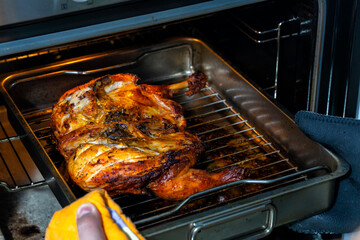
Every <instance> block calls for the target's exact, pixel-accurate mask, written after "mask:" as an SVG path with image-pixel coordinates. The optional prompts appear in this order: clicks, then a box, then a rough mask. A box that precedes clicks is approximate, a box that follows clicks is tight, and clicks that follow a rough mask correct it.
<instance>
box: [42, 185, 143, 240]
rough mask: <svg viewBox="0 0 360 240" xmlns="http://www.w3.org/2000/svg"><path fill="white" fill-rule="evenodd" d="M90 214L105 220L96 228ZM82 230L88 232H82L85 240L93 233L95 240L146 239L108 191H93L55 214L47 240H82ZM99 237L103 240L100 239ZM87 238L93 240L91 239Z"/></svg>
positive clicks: (47, 232) (92, 237)
mask: <svg viewBox="0 0 360 240" xmlns="http://www.w3.org/2000/svg"><path fill="white" fill-rule="evenodd" d="M94 208H96V210H97V211H96V210H95V209H94ZM94 210H95V211H94ZM89 212H91V213H92V214H94V215H96V214H99V215H100V219H101V220H99V223H98V224H96V222H95V224H94V221H91V219H90V218H91V214H88V216H86V214H83V213H89ZM82 214H83V217H84V216H85V217H84V218H83V219H81V216H82ZM94 215H92V216H94ZM80 219H81V220H80ZM77 221H78V222H77ZM77 223H78V225H77ZM99 225H100V226H99ZM101 225H102V226H101ZM97 227H99V229H100V230H101V228H102V229H103V230H104V231H103V232H102V231H96V228H97ZM78 229H79V232H80V229H81V230H84V231H81V232H80V234H83V236H80V239H81V240H82V239H84V237H86V236H84V235H88V234H89V233H90V232H91V231H93V232H94V234H93V235H92V236H91V239H107V240H115V239H116V240H118V239H119V240H144V239H145V238H143V237H142V236H141V235H140V234H139V232H138V231H137V229H136V227H135V225H134V224H133V223H132V222H131V220H130V219H129V218H127V217H126V216H125V215H124V214H122V211H121V209H120V207H119V206H118V205H117V204H116V203H115V202H114V201H113V200H112V199H111V198H110V196H109V195H108V194H107V192H106V191H105V190H95V191H92V192H90V193H88V194H86V195H85V196H84V197H82V198H80V199H78V200H77V201H75V202H73V203H72V204H70V205H69V206H67V207H65V208H63V209H61V210H59V211H57V212H55V214H54V216H53V217H52V219H51V221H50V224H49V226H48V228H47V229H46V233H45V240H52V239H79V235H78V234H79V233H78ZM94 229H95V230H94ZM86 231H88V232H86ZM90 234H92V233H90ZM97 234H99V236H96V235H97ZM86 238H87V239H89V238H88V237H86Z"/></svg>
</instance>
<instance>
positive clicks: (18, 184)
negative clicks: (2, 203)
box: [0, 106, 47, 192]
mask: <svg viewBox="0 0 360 240" xmlns="http://www.w3.org/2000/svg"><path fill="white" fill-rule="evenodd" d="M23 137H24V136H18V135H17V133H16V132H15V130H14V129H13V127H12V125H11V124H10V122H9V119H8V116H7V109H6V108H5V107H4V106H0V152H1V153H0V158H1V161H0V186H1V187H3V188H4V189H5V190H6V191H8V192H17V191H21V190H23V189H28V188H32V187H37V186H40V185H44V184H47V183H46V182H45V181H44V178H43V176H42V175H41V174H40V171H39V170H38V168H37V167H36V165H35V164H34V162H33V161H32V159H31V157H30V155H29V153H28V152H27V150H26V148H25V146H24V145H23V143H22V141H21V139H22V138H23Z"/></svg>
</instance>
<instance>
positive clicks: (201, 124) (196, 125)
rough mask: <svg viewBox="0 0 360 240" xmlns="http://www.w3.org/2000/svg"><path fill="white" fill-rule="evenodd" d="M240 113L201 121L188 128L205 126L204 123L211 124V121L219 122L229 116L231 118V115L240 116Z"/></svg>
mask: <svg viewBox="0 0 360 240" xmlns="http://www.w3.org/2000/svg"><path fill="white" fill-rule="evenodd" d="M239 115H240V114H239V113H235V114H232V115H228V116H226V117H222V118H218V119H214V120H210V121H206V122H203V123H199V124H195V125H192V126H189V127H188V129H191V128H195V127H200V126H203V125H206V124H209V123H214V122H219V121H221V120H225V119H228V118H231V117H238V116H239ZM245 121H246V120H245Z"/></svg>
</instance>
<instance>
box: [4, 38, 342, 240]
mask: <svg viewBox="0 0 360 240" xmlns="http://www.w3.org/2000/svg"><path fill="white" fill-rule="evenodd" d="M194 70H201V71H203V72H204V73H206V74H207V75H208V77H209V87H210V88H211V89H214V90H215V91H216V92H217V93H218V94H219V96H221V98H222V99H224V100H223V101H226V102H227V103H228V104H229V105H230V106H231V108H232V109H233V110H234V111H235V112H238V113H240V114H241V116H242V117H243V118H244V119H246V120H247V121H248V122H249V124H250V125H251V126H253V127H255V129H256V131H257V132H259V134H261V136H264V138H266V139H268V140H269V141H270V142H271V143H272V144H273V145H274V146H275V147H276V149H279V152H280V154H282V155H284V156H286V159H289V161H290V162H291V164H293V165H294V166H296V169H297V172H296V173H295V175H296V176H299V175H301V176H302V179H303V180H302V181H293V182H291V181H290V182H288V183H286V184H279V185H278V186H277V187H275V188H269V190H267V191H261V192H259V193H257V194H253V195H249V197H245V198H238V199H237V200H233V201H229V202H224V203H221V202H220V203H219V204H217V205H214V206H213V207H209V208H207V209H206V208H204V207H202V208H201V209H196V208H195V210H193V211H192V212H191V213H188V214H183V215H178V216H177V217H172V215H173V213H174V212H177V211H183V210H179V209H183V208H185V209H186V208H187V207H188V204H191V202H192V201H193V199H192V198H190V199H187V200H186V201H185V202H182V203H179V204H178V205H176V204H175V205H173V206H174V208H171V209H170V210H171V211H167V212H164V213H162V214H160V216H159V215H157V216H152V217H149V218H145V219H140V220H135V223H136V225H137V226H138V228H139V229H140V231H141V233H142V234H143V235H144V236H145V237H146V238H148V239H215V238H218V239H229V238H234V237H236V238H237V239H239V238H247V239H257V238H261V237H264V236H266V235H267V234H269V233H270V232H271V230H272V229H273V228H274V227H277V226H280V225H284V224H286V223H290V222H294V221H297V220H300V219H303V218H306V217H309V216H311V215H314V214H317V213H320V212H322V211H325V210H326V209H328V208H329V207H331V205H332V203H333V202H334V199H335V197H336V185H337V182H338V181H339V178H341V177H343V176H344V175H346V173H347V172H348V170H349V165H348V164H347V163H346V162H345V161H343V160H342V159H341V158H339V157H338V156H336V155H334V154H333V153H331V152H330V151H328V150H327V149H325V148H324V147H323V146H321V145H319V144H318V143H315V142H313V141H312V140H310V139H309V138H307V137H306V136H305V135H304V134H303V133H302V132H301V131H300V130H299V129H298V127H297V126H296V124H295V123H294V121H293V120H292V119H291V118H290V117H289V116H287V115H286V114H285V113H284V112H283V111H281V110H280V108H278V107H277V106H276V105H275V104H274V103H273V102H271V101H270V100H269V99H268V98H266V97H265V96H264V95H263V94H262V93H261V92H260V91H258V90H257V89H256V88H255V87H254V86H252V85H251V84H250V83H249V81H248V80H247V79H246V78H245V77H244V76H243V75H242V74H240V73H239V72H238V71H236V70H235V69H233V68H232V67H231V66H230V65H228V64H227V63H226V62H225V61H224V60H223V59H222V58H221V57H220V56H219V55H217V54H216V53H215V52H214V51H213V50H211V49H210V48H209V47H208V46H207V45H206V44H205V43H203V42H201V41H199V40H197V39H190V38H177V39H171V40H168V41H165V42H161V43H159V44H155V45H151V46H145V47H143V46H142V47H135V48H129V49H119V50H116V51H111V52H103V53H98V54H94V55H88V56H83V57H80V58H76V59H71V60H66V61H62V62H59V63H57V64H51V65H48V66H39V67H38V68H36V69H29V70H23V71H21V72H15V73H11V74H7V75H2V76H1V92H2V95H3V97H4V99H5V102H6V105H7V107H8V111H9V118H10V120H11V122H12V124H13V125H14V126H15V127H16V129H17V131H18V134H19V135H20V136H21V140H22V141H23V142H24V144H25V146H26V147H27V149H28V151H29V152H30V154H31V156H32V157H33V159H34V161H35V162H36V164H37V166H38V167H39V169H40V171H41V172H42V174H43V176H44V178H45V180H46V182H47V183H48V185H49V186H50V187H51V189H52V190H53V192H54V194H55V195H56V197H57V199H58V200H59V202H60V203H61V204H62V205H63V206H65V205H67V204H69V203H71V202H72V201H74V200H76V198H77V197H79V196H78V195H77V194H76V193H75V192H74V191H73V188H72V187H71V186H69V184H68V183H67V182H66V181H65V180H64V176H63V175H62V174H61V173H60V171H59V169H58V166H57V165H56V161H54V159H53V157H52V156H50V154H49V151H47V150H46V149H45V148H44V144H43V143H42V142H41V139H40V138H39V136H38V135H36V134H35V133H34V131H33V128H32V127H31V126H30V124H29V122H28V118H27V117H26V116H27V115H29V114H30V113H31V115H32V116H35V117H36V114H37V113H38V114H39V115H41V114H43V113H44V112H46V113H47V114H50V112H51V106H52V105H53V104H54V103H55V102H56V101H57V99H58V98H59V97H60V96H61V95H62V94H63V93H64V92H65V91H67V90H68V89H71V88H73V87H75V86H78V85H79V84H82V83H85V82H88V81H89V80H91V79H94V78H96V77H99V76H102V75H105V74H114V73H119V72H130V73H135V74H137V75H138V76H139V77H140V78H141V79H142V81H143V82H145V83H165V82H166V83H168V82H171V81H174V80H181V79H184V78H185V77H186V76H188V75H189V74H190V73H192V72H193V71H194ZM291 177H292V176H285V179H287V178H291ZM280 180H281V179H280ZM280 180H279V181H280ZM275 181H278V180H276V179H275ZM258 183H261V182H258ZM236 184H237V183H236ZM251 184H252V183H244V182H243V183H238V185H243V186H245V187H246V186H251ZM264 184H267V183H266V182H265V183H264ZM230 187H231V186H223V187H220V191H222V190H224V189H226V188H230ZM216 190H217V191H218V190H219V189H216ZM212 192H213V190H210V191H209V192H205V193H204V194H200V196H195V197H194V198H196V197H198V198H200V199H202V200H203V201H205V202H206V201H207V200H206V199H207V197H208V195H210V194H212ZM204 199H205V200H204ZM120 206H122V205H121V204H120ZM203 208H204V209H206V210H202V209H203ZM140 210H141V209H140ZM153 218H154V219H153ZM158 219H161V220H158ZM215 236H216V237H215Z"/></svg>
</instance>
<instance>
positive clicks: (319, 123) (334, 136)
mask: <svg viewBox="0 0 360 240" xmlns="http://www.w3.org/2000/svg"><path fill="white" fill-rule="evenodd" d="M295 122H296V123H297V124H298V126H299V128H300V129H301V130H302V131H303V132H304V133H305V134H306V135H308V136H309V137H310V138H311V139H313V140H314V141H317V142H319V143H321V144H323V145H324V146H325V147H327V148H328V149H330V150H332V151H333V152H335V153H337V154H338V155H340V156H341V157H342V158H343V159H345V160H346V161H347V162H348V163H349V164H350V165H351V172H350V173H349V174H348V175H347V176H346V177H345V178H344V179H342V180H341V181H340V184H339V189H338V194H337V197H336V200H335V204H334V205H333V206H332V208H331V209H329V210H328V211H327V212H324V213H321V214H319V215H316V216H313V217H310V218H308V219H305V220H302V221H299V222H297V223H294V224H292V225H290V226H289V227H290V229H292V230H294V231H296V232H301V233H309V234H314V233H333V234H342V233H348V232H353V231H354V230H355V229H356V228H358V227H359V226H360V120H356V119H350V118H341V117H334V116H327V115H321V114H317V113H312V112H306V111H300V112H298V113H297V114H296V115H295ZM309 204H311V203H309Z"/></svg>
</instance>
